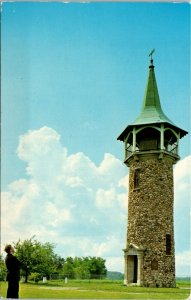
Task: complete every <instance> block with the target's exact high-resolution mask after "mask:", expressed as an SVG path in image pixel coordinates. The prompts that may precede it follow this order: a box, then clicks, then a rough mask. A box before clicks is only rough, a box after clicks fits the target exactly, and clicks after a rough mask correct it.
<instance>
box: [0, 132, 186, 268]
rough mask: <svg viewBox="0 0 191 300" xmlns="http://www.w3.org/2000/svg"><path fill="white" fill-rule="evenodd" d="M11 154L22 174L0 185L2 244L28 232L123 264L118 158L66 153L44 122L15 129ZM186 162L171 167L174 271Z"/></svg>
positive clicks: (124, 177) (65, 251)
mask: <svg viewBox="0 0 191 300" xmlns="http://www.w3.org/2000/svg"><path fill="white" fill-rule="evenodd" d="M17 154H18V157H19V158H20V159H21V160H23V161H25V162H26V178H23V179H19V180H17V181H15V182H12V183H11V184H10V185H9V186H8V187H7V189H6V190H5V191H3V192H2V201H1V203H2V204H1V206H2V207H1V213H2V217H3V218H2V224H1V225H2V232H1V239H2V243H3V244H5V243H7V242H12V241H17V240H18V239H19V238H21V239H26V238H30V237H31V236H33V235H36V238H37V239H39V240H40V241H42V242H47V241H49V242H52V243H54V244H56V249H55V250H56V251H57V253H58V254H60V255H62V256H64V257H65V256H69V255H71V256H85V255H91V256H102V257H104V258H106V260H107V268H108V269H109V270H113V271H114V270H116V271H123V252H122V249H123V248H124V247H125V240H126V225H127V193H128V190H127V189H128V169H127V168H126V167H125V166H124V165H123V164H122V162H121V161H119V160H118V159H117V158H116V157H115V156H113V155H112V154H110V153H106V154H105V155H104V157H103V160H102V161H101V163H100V164H99V165H96V164H95V163H94V162H93V161H92V160H91V159H90V158H89V157H87V156H86V155H85V154H84V153H81V152H79V153H74V154H69V153H68V151H67V149H66V147H65V146H64V145H62V143H61V141H60V135H59V134H58V133H57V132H56V131H55V130H53V129H52V128H49V127H42V128H40V129H38V130H34V131H28V132H27V133H26V134H24V135H22V136H20V138H19V145H18V148H17ZM190 163H191V157H187V158H185V159H183V160H181V161H179V162H178V164H177V165H176V166H175V170H174V181H175V234H176V247H177V250H178V252H177V253H178V256H177V270H181V272H182V267H181V266H183V262H182V260H181V253H182V252H181V251H182V249H184V251H186V250H188V249H189V245H188V244H189V242H188V239H189V238H188V227H189V224H188V223H189V217H187V214H188V208H189V192H188V190H189V189H190V180H189V179H188V177H189V172H190V169H191V167H190ZM185 216H186V217H185ZM184 257H186V252H185V253H184ZM184 263H185V264H187V262H186V261H184Z"/></svg>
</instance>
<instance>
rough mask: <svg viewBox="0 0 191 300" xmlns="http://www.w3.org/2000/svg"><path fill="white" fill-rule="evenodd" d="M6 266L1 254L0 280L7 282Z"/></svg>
mask: <svg viewBox="0 0 191 300" xmlns="http://www.w3.org/2000/svg"><path fill="white" fill-rule="evenodd" d="M6 274H7V271H6V266H5V261H4V259H3V256H2V255H1V254H0V280H5V278H6Z"/></svg>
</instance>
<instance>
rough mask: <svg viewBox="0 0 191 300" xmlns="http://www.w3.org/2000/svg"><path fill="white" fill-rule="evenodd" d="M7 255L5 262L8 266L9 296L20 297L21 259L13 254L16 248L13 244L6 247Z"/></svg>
mask: <svg viewBox="0 0 191 300" xmlns="http://www.w3.org/2000/svg"><path fill="white" fill-rule="evenodd" d="M5 252H6V253H7V256H6V258H5V264H6V267H7V278H6V280H7V281H8V289H7V298H15V299H18V298H19V280H20V266H21V263H20V261H19V260H18V259H17V258H16V257H15V256H14V255H13V254H14V252H15V250H14V248H13V247H12V246H11V245H7V246H6V247H5Z"/></svg>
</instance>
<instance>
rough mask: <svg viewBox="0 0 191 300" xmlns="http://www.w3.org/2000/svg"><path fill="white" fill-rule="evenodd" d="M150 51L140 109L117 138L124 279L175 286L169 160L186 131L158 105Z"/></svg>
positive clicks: (174, 156) (171, 161)
mask: <svg viewBox="0 0 191 300" xmlns="http://www.w3.org/2000/svg"><path fill="white" fill-rule="evenodd" d="M150 56H151V60H150V66H149V76H148V82H147V86H146V92H145V97H144V101H143V106H142V110H141V113H140V115H139V116H138V117H137V119H136V120H135V121H134V123H132V124H131V125H128V126H127V127H126V128H125V130H124V131H123V132H122V133H121V134H120V136H119V137H118V140H120V141H123V142H124V145H125V160H124V163H125V164H126V165H127V166H128V167H129V196H128V226H127V241H126V248H125V249H124V257H125V282H126V283H127V284H133V283H134V284H137V285H143V286H148V287H175V284H176V283H175V251H174V222H173V202H174V194H173V165H174V164H175V163H176V162H177V161H178V160H179V155H178V143H179V139H181V138H182V137H183V136H184V135H186V134H187V132H186V131H185V130H183V129H181V128H179V127H177V126H176V125H175V124H174V123H173V122H172V121H171V120H170V119H169V118H168V117H167V116H166V115H165V114H164V112H163V110H162V108H161V104H160V99H159V94H158V89H157V83H156V79H155V72H154V65H153V59H152V53H151V55H150Z"/></svg>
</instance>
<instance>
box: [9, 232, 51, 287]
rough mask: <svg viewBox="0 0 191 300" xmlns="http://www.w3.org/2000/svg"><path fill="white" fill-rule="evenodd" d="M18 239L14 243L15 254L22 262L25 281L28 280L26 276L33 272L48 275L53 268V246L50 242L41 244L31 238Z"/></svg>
mask: <svg viewBox="0 0 191 300" xmlns="http://www.w3.org/2000/svg"><path fill="white" fill-rule="evenodd" d="M33 239H34V237H32V238H30V239H29V240H24V241H23V242H21V241H20V240H19V241H18V242H17V243H15V244H14V246H15V249H16V253H15V255H16V256H17V258H18V259H19V260H20V261H21V263H22V270H23V275H24V276H25V282H27V281H28V276H29V275H30V274H31V272H33V273H39V274H41V275H49V274H51V273H52V272H53V270H54V257H55V254H54V252H53V248H54V246H53V245H52V244H50V243H45V244H41V243H40V242H38V241H36V240H33Z"/></svg>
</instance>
